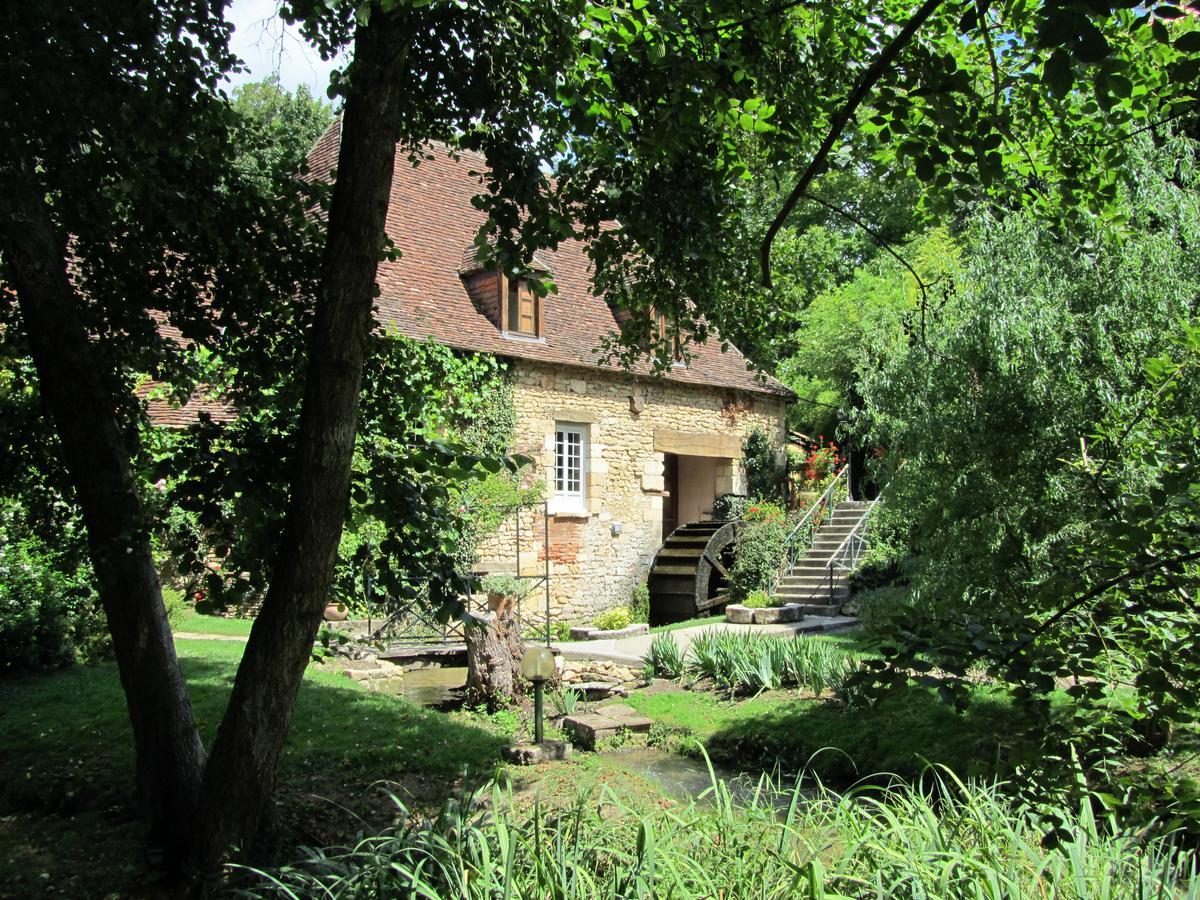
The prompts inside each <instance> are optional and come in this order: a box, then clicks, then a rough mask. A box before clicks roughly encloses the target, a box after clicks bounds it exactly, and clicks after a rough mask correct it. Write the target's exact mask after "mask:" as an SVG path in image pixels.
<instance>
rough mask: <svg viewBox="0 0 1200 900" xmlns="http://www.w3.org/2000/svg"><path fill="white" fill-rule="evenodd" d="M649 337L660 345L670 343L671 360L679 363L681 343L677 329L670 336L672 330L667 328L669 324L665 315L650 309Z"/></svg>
mask: <svg viewBox="0 0 1200 900" xmlns="http://www.w3.org/2000/svg"><path fill="white" fill-rule="evenodd" d="M650 322H651V325H650V336H651V337H653V338H657V339H658V341H659V342H660V343H661V342H663V341H668V340H669V341H670V342H671V358H672V359H673V360H675V362H680V361H681V360H682V359H683V341H682V340H681V339H680V337H679V332H678V329H676V330H675V333H674V334H672V333H671V331H672V329H671V328H670V327H669V326H670V322H669V320H668V319H667V314H666V313H665V312H662V311H661V310H658V309H654V308H653V307H652V308H651V309H650Z"/></svg>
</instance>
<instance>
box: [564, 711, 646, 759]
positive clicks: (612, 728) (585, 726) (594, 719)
mask: <svg viewBox="0 0 1200 900" xmlns="http://www.w3.org/2000/svg"><path fill="white" fill-rule="evenodd" d="M652 724H654V723H653V722H651V721H650V719H647V718H646V717H645V716H643V715H642V714H641V713H639V712H638V711H637V710H636V709H634V708H633V707H632V706H625V705H624V704H617V705H615V706H606V707H604V708H603V709H601V710H600V711H599V712H594V713H582V714H580V715H575V716H567V717H566V718H565V719H563V724H562V727H563V731H567V732H570V733H571V734H573V735H574V736H575V738H576V739H577V740H578V741H579V742H580V744H582V745H583V746H585V747H588V748H593V749H594V748H595V746H596V742H597V741H600V740H603V739H604V738H609V737H613V736H614V735H615V734H616V733H617V732H618V731H620V730H621V729H622V728H623V729H625V730H626V731H636V732H647V731H649V730H650V726H651V725H652Z"/></svg>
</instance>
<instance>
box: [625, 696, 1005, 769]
mask: <svg viewBox="0 0 1200 900" xmlns="http://www.w3.org/2000/svg"><path fill="white" fill-rule="evenodd" d="M625 702H628V703H629V704H630V705H631V706H634V707H635V708H637V709H638V710H639V711H641V712H642V713H644V714H645V715H647V716H649V717H650V718H651V719H653V720H654V721H655V723H657V725H658V732H657V733H658V734H660V735H663V738H664V739H668V740H669V743H670V744H671V745H673V746H675V747H677V748H678V749H679V750H681V751H682V752H689V751H693V752H694V746H695V745H694V744H693V743H692V742H690V741H688V740H687V738H688V737H692V738H695V739H696V740H698V741H700V742H701V743H702V744H703V745H704V747H705V749H706V750H707V751H708V752H709V754H710V755H711V756H712V757H713V758H714V759H717V760H721V761H723V762H726V763H729V764H733V765H736V766H739V767H749V766H756V767H757V766H764V767H766V768H770V767H772V766H773V765H775V764H778V765H780V766H781V767H782V768H783V769H785V770H786V771H789V772H797V771H799V770H801V769H806V768H807V769H809V770H811V771H813V772H815V773H816V774H818V775H820V776H821V777H822V778H823V779H826V780H828V781H830V782H832V783H834V784H836V785H845V784H848V783H851V782H853V781H855V780H857V779H858V778H859V777H861V776H863V775H866V774H875V773H892V774H896V775H900V776H902V777H904V778H906V779H912V778H917V777H919V776H920V774H921V772H922V770H923V769H924V768H925V767H926V766H927V764H929V763H937V764H941V765H945V766H948V767H949V768H951V769H953V770H954V771H955V772H956V773H958V774H959V775H961V776H990V775H996V774H1004V767H1003V765H1002V764H1001V762H1000V761H1001V760H1003V759H1004V758H1006V757H1007V756H1008V751H1009V750H1011V749H1012V748H1011V745H1010V742H1009V740H1008V738H1007V734H1008V733H1009V732H1010V731H1011V729H1009V728H1008V727H1006V723H1007V722H1010V721H1011V717H1012V716H1013V715H1014V711H1013V710H1012V707H1011V706H1010V705H1009V704H1008V703H1006V702H1004V701H1003V700H1002V698H1001V697H1000V695H999V694H998V693H991V692H986V691H982V690H981V692H980V694H979V696H978V697H977V698H976V701H975V702H974V703H973V704H972V705H971V707H970V708H969V709H968V711H967V712H966V713H957V712H955V711H954V710H953V709H951V708H950V707H948V706H946V705H945V704H943V703H941V702H940V701H938V700H937V699H936V698H935V697H932V696H931V695H929V694H928V693H927V692H925V691H921V690H916V689H913V690H911V691H908V692H906V693H904V694H900V695H897V696H894V697H890V698H888V699H886V700H884V701H883V702H882V703H880V704H879V705H877V706H875V707H871V708H867V709H854V710H851V711H846V710H844V709H843V708H841V707H840V706H838V705H837V704H835V703H832V702H828V701H824V700H816V699H814V698H813V697H812V696H811V695H804V694H800V693H795V692H791V691H770V692H766V693H763V694H760V695H759V696H758V697H755V698H752V699H741V700H734V701H729V700H725V699H723V698H722V696H721V695H718V694H714V693H710V692H707V691H674V692H665V693H642V692H634V693H633V694H632V695H631V696H630V697H629V698H628V700H627V701H625ZM665 729H675V730H676V733H675V734H673V735H669V736H668V735H666V734H664V731H665Z"/></svg>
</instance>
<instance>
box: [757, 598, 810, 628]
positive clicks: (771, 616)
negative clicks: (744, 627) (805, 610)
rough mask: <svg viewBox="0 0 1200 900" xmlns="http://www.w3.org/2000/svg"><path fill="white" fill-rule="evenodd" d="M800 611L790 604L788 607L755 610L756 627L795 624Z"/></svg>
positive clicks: (767, 607)
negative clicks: (786, 623) (785, 623)
mask: <svg viewBox="0 0 1200 900" xmlns="http://www.w3.org/2000/svg"><path fill="white" fill-rule="evenodd" d="M799 612H800V610H799V609H798V608H797V607H794V606H792V605H791V604H790V603H789V604H787V605H786V606H765V607H763V608H762V609H756V610H754V624H755V625H779V624H781V623H783V622H795V621H796V616H797V615H798V614H799Z"/></svg>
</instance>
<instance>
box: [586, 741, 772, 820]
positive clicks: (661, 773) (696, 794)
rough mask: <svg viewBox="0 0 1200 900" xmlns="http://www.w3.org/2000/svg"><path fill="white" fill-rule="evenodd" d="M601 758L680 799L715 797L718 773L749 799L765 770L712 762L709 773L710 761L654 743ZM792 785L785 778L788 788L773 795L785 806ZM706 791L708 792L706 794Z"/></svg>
mask: <svg viewBox="0 0 1200 900" xmlns="http://www.w3.org/2000/svg"><path fill="white" fill-rule="evenodd" d="M600 758H601V759H603V760H604V761H605V762H607V763H609V764H610V765H612V766H615V767H617V768H621V769H624V770H625V771H627V772H632V773H634V774H635V775H640V776H641V777H642V778H645V779H646V780H648V781H652V782H654V783H655V784H657V785H658V786H659V788H661V789H662V792H663V793H664V794H666V795H667V796H669V797H673V798H675V799H676V800H683V801H687V800H699V801H700V802H710V801H711V791H709V788H711V787H712V775H716V777H717V778H719V779H720V780H721V781H723V782H725V783H726V784H727V785H728V786H729V792H730V794H731V795H732V796H733V798H734V799H735V800H738V799H741V800H745V799H748V798H749V797H751V796H752V795H753V794H754V792H755V791H756V790H757V789H758V782H759V777H760V775H761V774H762V773H761V772H756V771H742V770H739V769H733V768H730V767H729V766H722V765H719V764H717V763H713V764H712V774H710V773H709V770H708V763H707V762H705V761H704V760H703V759H694V758H692V757H690V756H680V755H679V754H677V753H668V752H666V751H664V750H656V749H654V748H652V747H636V748H631V749H628V750H608V751H605V752H602V753H601V754H600ZM791 786H792V783H791V782H789V781H786V780H785V781H784V782H783V787H784V790H782V791H780V792H778V793H777V794H775V795H774V796H773V797H772V802H773V804H774V805H775V806H776V807H778V808H779V809H781V810H786V809H787V806H788V804H789V803H790V802H791V798H792V795H791ZM706 792H708V793H707V794H706Z"/></svg>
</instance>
